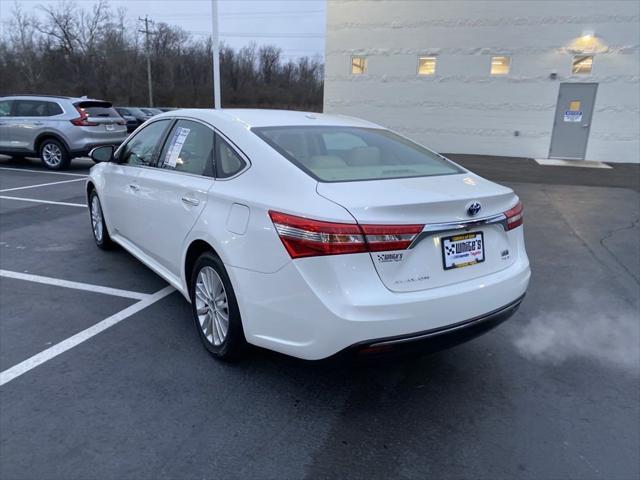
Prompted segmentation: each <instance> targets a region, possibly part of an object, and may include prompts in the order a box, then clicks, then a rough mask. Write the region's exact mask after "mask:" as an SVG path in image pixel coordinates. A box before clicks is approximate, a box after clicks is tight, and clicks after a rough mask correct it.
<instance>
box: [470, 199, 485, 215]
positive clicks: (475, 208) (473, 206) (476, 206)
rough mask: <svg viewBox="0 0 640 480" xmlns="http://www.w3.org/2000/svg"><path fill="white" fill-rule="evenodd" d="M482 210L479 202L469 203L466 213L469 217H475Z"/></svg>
mask: <svg viewBox="0 0 640 480" xmlns="http://www.w3.org/2000/svg"><path fill="white" fill-rule="evenodd" d="M480 210H482V205H480V202H471V203H470V204H469V206H468V207H467V213H469V216H470V217H475V216H476V215H477V214H478V213H480Z"/></svg>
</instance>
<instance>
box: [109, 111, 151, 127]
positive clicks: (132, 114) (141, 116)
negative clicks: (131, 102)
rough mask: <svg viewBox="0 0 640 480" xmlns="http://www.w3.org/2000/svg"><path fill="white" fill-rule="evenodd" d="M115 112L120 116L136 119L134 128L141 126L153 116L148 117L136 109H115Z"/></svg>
mask: <svg viewBox="0 0 640 480" xmlns="http://www.w3.org/2000/svg"><path fill="white" fill-rule="evenodd" d="M115 108H116V111H117V112H118V113H119V114H120V115H122V116H123V117H124V116H125V115H127V116H130V117H133V118H135V119H136V122H137V125H136V128H137V127H139V126H140V125H142V124H143V123H144V122H146V121H147V120H149V119H150V118H151V117H152V116H153V115H149V114H148V113H146V112H143V111H142V110H141V109H140V108H136V107H115Z"/></svg>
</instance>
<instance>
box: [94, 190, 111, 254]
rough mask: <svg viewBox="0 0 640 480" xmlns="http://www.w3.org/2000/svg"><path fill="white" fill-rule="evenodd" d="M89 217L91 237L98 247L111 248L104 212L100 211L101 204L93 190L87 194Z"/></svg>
mask: <svg viewBox="0 0 640 480" xmlns="http://www.w3.org/2000/svg"><path fill="white" fill-rule="evenodd" d="M89 219H90V220H91V231H92V232H93V239H94V240H95V242H96V245H97V246H98V248H101V249H102V250H111V249H112V248H113V247H114V243H113V240H111V237H110V236H109V230H108V229H107V224H106V222H105V221H104V214H103V213H102V204H101V203H100V198H99V197H98V194H97V193H96V191H95V190H93V191H92V192H91V194H90V195H89Z"/></svg>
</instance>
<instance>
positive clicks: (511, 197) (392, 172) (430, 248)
mask: <svg viewBox="0 0 640 480" xmlns="http://www.w3.org/2000/svg"><path fill="white" fill-rule="evenodd" d="M92 157H93V158H94V160H96V161H97V162H102V163H99V164H97V165H95V166H94V167H93V168H92V169H91V173H90V176H89V178H88V181H87V185H86V186H87V201H88V205H89V211H90V216H91V225H92V231H93V235H94V239H95V241H96V244H97V245H98V246H99V247H100V248H108V247H109V246H111V245H112V244H113V242H115V243H117V244H119V245H121V246H123V247H124V248H125V249H126V250H128V251H129V252H130V253H131V254H132V255H134V256H135V257H137V258H138V259H140V260H141V261H142V262H143V263H145V264H146V265H147V266H149V267H150V268H151V269H152V270H154V271H155V272H156V273H158V274H159V275H161V276H162V277H163V278H165V279H166V280H167V282H169V283H170V284H171V285H173V286H174V287H175V288H176V289H177V290H178V291H179V292H180V293H181V294H182V295H184V297H185V298H186V299H187V300H188V301H190V302H191V304H192V314H193V318H194V322H195V325H196V326H197V330H198V332H199V335H200V338H201V339H202V341H203V343H204V345H205V347H206V348H207V349H208V350H209V351H210V352H211V353H212V354H213V355H215V356H217V357H220V358H230V357H234V356H237V355H239V354H240V353H241V352H242V350H243V347H244V345H245V342H249V343H251V344H254V345H259V346H262V347H266V348H269V349H273V350H276V351H279V352H282V353H285V354H288V355H293V356H296V357H300V358H304V359H321V358H325V357H328V356H331V355H334V354H336V353H338V352H343V351H347V352H357V353H359V354H363V355H366V354H368V355H372V354H377V353H380V352H386V351H389V350H396V349H401V348H403V347H404V348H409V347H415V348H420V349H424V350H425V351H426V350H433V349H439V348H444V347H448V346H452V345H455V344H456V343H460V342H462V341H466V340H469V339H470V338H473V337H475V336H477V335H480V334H482V333H484V332H486V331H487V330H489V329H490V328H492V327H494V326H496V325H498V324H499V323H500V322H502V321H504V320H505V319H507V318H508V317H509V316H510V315H511V314H513V313H514V312H515V310H516V309H517V308H518V306H519V305H520V302H521V301H522V298H523V297H524V295H525V292H526V290H527V286H528V283H529V277H530V270H529V260H528V258H527V254H526V251H525V245H524V237H523V227H522V223H523V216H522V215H523V214H522V204H521V203H520V201H519V199H518V197H517V196H516V195H515V194H514V192H513V191H512V190H511V189H510V188H507V187H503V186H500V185H497V184H495V183H492V182H490V181H488V180H485V179H483V178H481V177H479V176H477V175H475V174H473V173H472V172H470V171H468V170H466V169H464V168H463V167H461V166H459V165H456V164H455V163H453V162H451V161H449V160H447V159H445V158H444V157H442V156H441V155H439V154H437V153H434V152H432V151H431V150H429V149H427V148H425V147H423V146H420V145H418V144H416V143H414V142H412V141H410V140H408V139H406V138H404V137H402V136H400V135H397V134H395V133H393V132H391V131H389V130H387V129H385V128H383V127H381V126H379V125H375V124H373V123H369V122H366V121H363V120H358V119H354V118H348V117H342V116H332V115H322V114H316V113H304V112H292V111H273V110H271V111H269V110H264V111H262V110H178V111H174V112H169V113H164V114H161V115H158V116H156V117H154V118H153V119H152V120H150V121H149V122H147V123H146V124H145V125H143V126H142V127H141V128H140V129H138V130H137V131H136V133H134V134H133V135H132V136H131V137H129V139H128V140H127V141H126V142H125V143H124V144H123V145H122V146H120V148H118V149H117V150H115V149H114V148H113V147H103V148H98V149H95V150H94V151H93V152H92Z"/></svg>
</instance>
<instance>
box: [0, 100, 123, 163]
mask: <svg viewBox="0 0 640 480" xmlns="http://www.w3.org/2000/svg"><path fill="white" fill-rule="evenodd" d="M126 137H127V129H126V127H125V121H124V120H123V118H122V117H120V115H118V113H117V112H116V111H115V110H114V109H113V108H112V106H111V103H109V102H105V101H103V100H91V99H87V98H73V97H57V96H47V95H10V96H6V97H0V153H2V154H5V155H11V156H12V157H14V158H24V157H29V156H38V157H40V159H41V160H42V163H44V165H45V166H46V167H47V168H50V169H52V170H62V169H65V168H67V167H68V166H69V163H70V162H71V159H72V158H74V157H82V156H86V155H87V154H88V153H89V151H90V150H91V149H92V148H94V147H97V146H101V145H115V146H117V145H119V144H120V143H122V141H123V140H124V139H125V138H126Z"/></svg>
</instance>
